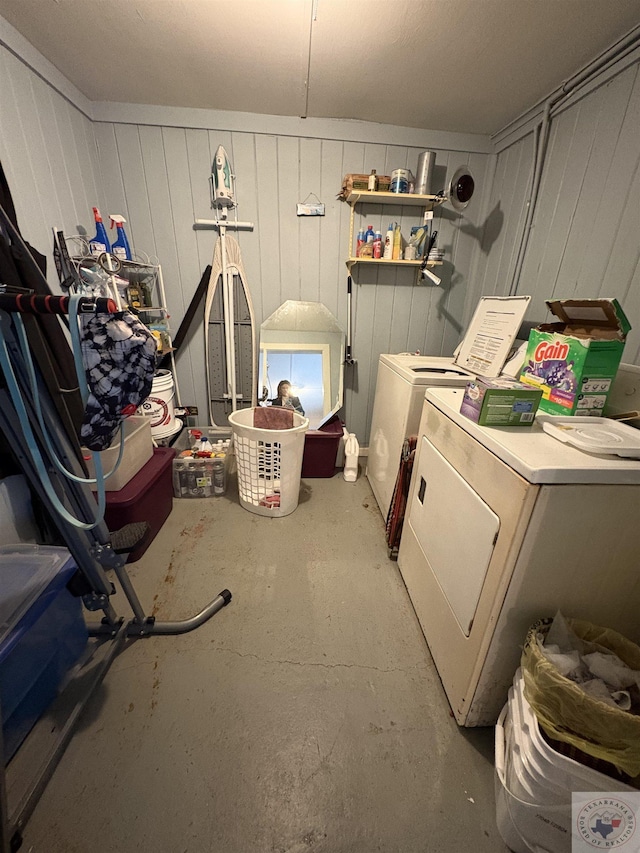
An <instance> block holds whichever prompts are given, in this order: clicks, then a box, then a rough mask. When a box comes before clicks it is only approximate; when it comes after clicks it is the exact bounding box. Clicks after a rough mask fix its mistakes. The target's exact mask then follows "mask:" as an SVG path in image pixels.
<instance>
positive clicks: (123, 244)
mask: <svg viewBox="0 0 640 853" xmlns="http://www.w3.org/2000/svg"><path fill="white" fill-rule="evenodd" d="M109 219H110V220H111V227H112V228H113V226H114V225H115V226H116V229H117V231H116V233H117V235H118V236H117V238H116V240H115V242H114V243H113V244H112V245H111V251H112V252H113V254H114V255H115V256H116V258H118V260H120V261H130V260H131V246H129V241H128V240H127V234H126V231H125V230H124V223H125V222H126V221H127V220H126V219H125V218H124V216H120V214H119V213H110V214H109Z"/></svg>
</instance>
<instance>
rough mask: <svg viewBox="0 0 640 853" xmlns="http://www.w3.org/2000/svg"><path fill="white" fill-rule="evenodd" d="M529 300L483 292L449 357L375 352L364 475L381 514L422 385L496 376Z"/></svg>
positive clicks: (415, 422) (418, 409) (412, 427)
mask: <svg viewBox="0 0 640 853" xmlns="http://www.w3.org/2000/svg"><path fill="white" fill-rule="evenodd" d="M529 301H530V297H529V296H515V297H483V298H482V299H481V300H480V301H479V303H478V306H477V308H476V311H475V314H474V316H473V318H472V320H471V323H470V324H469V328H468V330H467V332H466V334H465V336H464V338H463V340H462V342H461V344H460V346H459V347H458V350H457V352H456V355H455V356H453V357H451V356H449V357H439V356H429V355H427V356H416V355H407V354H403V355H391V354H383V355H381V356H380V360H379V362H378V378H377V381H376V393H375V398H374V403H373V418H372V421H371V434H370V435H371V437H370V439H369V455H368V458H367V479H368V480H369V484H370V485H371V489H372V491H373V494H374V496H375V499H376V501H377V502H378V506H379V507H380V512H381V513H382V517H383V518H384V519H386V518H387V514H388V512H389V506H390V505H391V498H392V497H393V489H394V486H395V483H396V477H397V475H398V467H399V464H400V454H401V452H402V445H403V444H404V440H405V439H406V438H408V436H410V435H415V434H416V433H417V431H418V426H419V424H420V415H421V413H422V402H423V399H424V392H425V389H426V388H428V387H431V386H446V387H449V388H451V387H456V386H457V387H464V386H465V385H466V384H467V382H468V381H469V380H470V379H474V378H475V377H476V375H477V374H478V373H482V375H483V376H497V375H498V373H500V371H501V370H502V367H503V365H504V363H505V361H506V359H507V356H508V354H509V351H510V349H511V347H512V345H513V342H514V340H515V337H516V334H517V332H518V329H519V328H520V325H521V323H522V319H523V317H524V314H525V311H526V309H527V305H528V304H529Z"/></svg>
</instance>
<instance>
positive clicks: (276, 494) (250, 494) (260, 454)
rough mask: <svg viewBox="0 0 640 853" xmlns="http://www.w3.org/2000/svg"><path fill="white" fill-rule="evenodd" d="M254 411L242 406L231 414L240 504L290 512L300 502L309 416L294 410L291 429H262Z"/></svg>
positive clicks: (261, 510) (261, 512) (266, 511)
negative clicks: (257, 424)
mask: <svg viewBox="0 0 640 853" xmlns="http://www.w3.org/2000/svg"><path fill="white" fill-rule="evenodd" d="M253 412H254V410H253V409H240V410H239V411H237V412H233V413H232V414H230V415H229V423H230V424H231V428H232V430H233V443H234V447H235V454H236V465H237V468H238V492H239V495H240V504H241V505H242V506H243V507H244V508H245V509H247V510H249V512H255V513H256V514H257V515H267V516H271V517H272V518H278V517H280V516H284V515H290V514H291V513H292V512H293V511H294V510H295V508H296V507H297V506H298V497H299V494H300V472H301V470H302V456H303V454H304V439H305V434H306V432H307V430H308V429H309V419H308V418H304V417H302V415H299V414H298V413H297V412H293V427H292V428H291V429H259V428H257V427H254V426H253Z"/></svg>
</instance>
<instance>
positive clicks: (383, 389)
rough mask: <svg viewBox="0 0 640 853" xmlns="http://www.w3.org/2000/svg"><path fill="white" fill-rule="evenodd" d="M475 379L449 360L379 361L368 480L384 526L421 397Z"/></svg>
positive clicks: (387, 356) (407, 357)
mask: <svg viewBox="0 0 640 853" xmlns="http://www.w3.org/2000/svg"><path fill="white" fill-rule="evenodd" d="M471 378H473V377H472V374H470V373H468V372H467V371H466V370H463V369H462V368H460V367H456V365H455V364H454V360H453V358H444V357H441V358H439V357H436V356H415V355H391V354H383V355H381V356H380V359H379V361H378V378H377V381H376V395H375V399H374V403H373V419H372V421H371V438H370V439H369V455H368V457H367V479H368V480H369V485H370V486H371V490H372V491H373V494H374V497H375V499H376V501H377V503H378V507H379V508H380V512H381V513H382V517H383V518H384V519H385V520H386V518H387V514H388V512H389V506H390V505H391V498H392V497H393V489H394V487H395V483H396V477H397V475H398V466H399V463H400V454H401V451H402V445H403V444H404V440H405V438H407V437H408V436H410V435H415V434H416V433H417V432H418V426H419V424H420V415H421V414H422V403H423V400H424V392H425V391H426V389H427V388H428V387H429V386H432V385H446V386H459V387H464V386H465V385H466V384H467V382H468V381H469V380H470V379H471Z"/></svg>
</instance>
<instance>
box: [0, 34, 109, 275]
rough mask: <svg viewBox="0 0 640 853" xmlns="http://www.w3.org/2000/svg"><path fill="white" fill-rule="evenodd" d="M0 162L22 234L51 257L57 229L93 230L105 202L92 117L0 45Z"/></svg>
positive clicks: (50, 267)
mask: <svg viewBox="0 0 640 853" xmlns="http://www.w3.org/2000/svg"><path fill="white" fill-rule="evenodd" d="M0 80H1V81H2V84H1V85H0V160H1V161H2V164H3V167H4V170H5V173H6V176H7V180H8V182H9V186H10V188H11V193H12V195H13V201H14V204H15V207H16V214H17V217H18V223H19V225H20V228H21V231H22V234H23V236H24V238H25V239H26V240H28V241H29V242H30V243H31V244H32V245H33V246H35V247H36V248H37V249H38V250H39V251H41V252H42V253H43V254H46V255H47V256H48V260H49V264H48V273H49V275H48V278H49V281H50V282H51V283H52V284H55V283H57V278H56V273H55V267H54V266H53V259H52V246H53V237H52V231H51V229H52V227H54V226H56V227H59V228H63V229H64V231H65V233H66V234H77V233H78V228H79V227H81V228H89V227H90V223H91V221H92V218H93V217H92V214H91V208H92V207H93V206H94V205H99V204H101V202H102V193H101V189H100V185H101V176H100V170H99V167H98V160H97V151H96V145H95V138H94V133H93V123H92V121H91V120H90V119H89V118H88V117H87V116H86V115H85V114H83V112H81V111H80V110H79V109H78V108H77V107H76V106H74V105H73V104H71V103H70V102H69V100H67V98H65V97H63V96H62V95H61V94H59V93H58V91H56V90H55V89H54V88H53V87H51V86H50V85H48V83H46V82H45V81H44V80H43V79H42V78H41V77H40V76H38V75H37V74H34V73H33V72H32V71H31V70H29V68H27V67H26V66H25V65H24V63H22V62H21V61H20V60H19V59H17V58H16V57H15V56H14V55H13V54H12V53H11V52H10V51H8V50H6V49H4V48H0Z"/></svg>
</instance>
